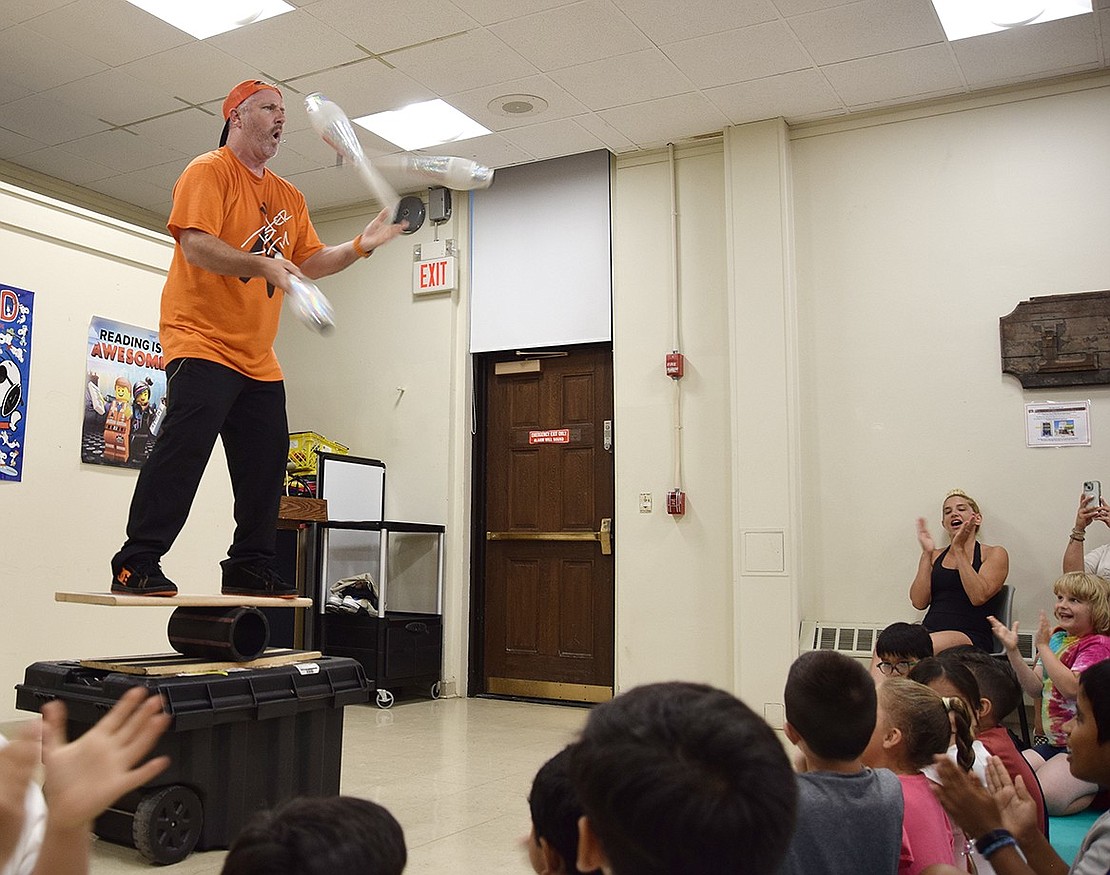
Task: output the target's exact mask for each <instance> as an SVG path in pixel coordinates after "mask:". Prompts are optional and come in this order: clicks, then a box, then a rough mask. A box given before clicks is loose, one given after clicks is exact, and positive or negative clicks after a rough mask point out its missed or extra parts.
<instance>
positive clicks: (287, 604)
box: [54, 592, 312, 608]
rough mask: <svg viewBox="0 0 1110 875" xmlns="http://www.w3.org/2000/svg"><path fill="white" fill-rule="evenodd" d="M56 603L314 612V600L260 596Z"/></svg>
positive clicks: (74, 598) (67, 595) (73, 595)
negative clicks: (291, 609) (277, 609)
mask: <svg viewBox="0 0 1110 875" xmlns="http://www.w3.org/2000/svg"><path fill="white" fill-rule="evenodd" d="M54 601H56V602H70V603H72V604H81V605H108V606H109V607H115V608H123V607H142V608H237V607H252V608H310V607H312V599H309V598H301V597H298V598H295V599H279V598H266V597H264V596H256V595H204V594H202V593H178V594H177V595H175V596H150V595H120V594H118V593H114V592H56V593H54Z"/></svg>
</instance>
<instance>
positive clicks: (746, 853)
mask: <svg viewBox="0 0 1110 875" xmlns="http://www.w3.org/2000/svg"><path fill="white" fill-rule="evenodd" d="M570 769H571V779H572V780H573V782H574V787H575V790H576V791H577V793H578V798H579V800H580V801H581V803H582V810H583V811H584V812H585V815H584V816H583V818H582V820H581V821H580V823H579V834H578V868H579V869H581V870H583V871H589V870H591V869H601V870H602V871H603V872H605V873H607V875H610V873H612V875H669V873H677V872H698V873H701V875H716V873H721V875H724V873H737V872H743V873H745V875H769V873H773V872H775V871H776V870H777V869H778V866H779V864H780V863H781V862H782V858H783V855H784V854H785V852H786V848H787V845H788V844H789V843H790V835H791V833H792V832H793V831H794V806H795V800H796V798H797V790H796V788H795V784H794V774H793V771H792V770H791V768H790V763H789V762H788V761H787V758H786V753H785V751H784V750H783V747H782V743H781V742H780V741H779V740H778V738H777V737H776V736H775V733H774V732H773V731H772V730H771V728H770V727H769V726H768V725H767V724H766V723H765V722H764V721H763V720H762V718H760V717H759V716H758V715H757V714H756V713H755V712H754V711H752V709H751V708H749V707H748V706H747V705H745V704H744V703H743V702H741V701H740V700H739V699H737V698H736V697H735V696H732V695H731V694H729V693H726V692H724V691H723V690H717V689H714V688H712V687H708V686H705V685H702V684H693V683H682V682H670V683H658V684H648V685H646V686H642V687H636V688H634V689H632V690H629V691H628V692H626V693H622V694H621V695H619V696H617V697H616V698H615V699H612V700H610V701H608V702H605V703H604V704H602V705H598V706H597V707H595V708H594V709H593V710H592V711H591V712H590V716H589V719H588V720H587V721H586V727H585V729H583V731H582V737H581V739H580V740H579V741H578V742H577V743H576V744H575V745H574V747H573V749H572V751H571V761H570Z"/></svg>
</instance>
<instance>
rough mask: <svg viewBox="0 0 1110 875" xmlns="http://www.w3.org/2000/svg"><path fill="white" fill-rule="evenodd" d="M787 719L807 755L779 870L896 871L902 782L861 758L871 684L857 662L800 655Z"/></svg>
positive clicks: (800, 874)
mask: <svg viewBox="0 0 1110 875" xmlns="http://www.w3.org/2000/svg"><path fill="white" fill-rule="evenodd" d="M784 701H785V703H786V725H785V726H784V727H783V728H784V730H785V732H786V737H787V738H788V739H790V741H791V743H793V744H796V745H797V746H798V747H799V748H801V750H802V753H803V754H804V755H805V761H806V771H805V772H804V773H803V774H800V775H797V776H796V780H797V783H798V812H797V826H796V827H795V829H794V837H793V839H792V840H791V842H790V848H789V849H788V850H787V852H786V860H785V861H784V862H783V865H782V868H781V869H780V870H779V871H780V872H783V873H797V875H812V873H814V872H821V873H824V875H839V873H844V875H857V873H859V872H863V871H866V872H868V873H871V875H882V873H889V875H894V873H896V872H897V871H898V859H899V857H900V855H901V851H902V786H901V784H900V783H899V781H898V778H897V777H895V775H894V773H893V772H890V771H887V770H886V769H870V768H867V767H866V766H864V765H863V764H862V763H861V762H860V754H862V753H863V750H864V748H865V747H867V743H868V742H869V741H870V740H871V733H872V732H873V731H874V729H875V706H876V694H875V684H874V682H873V681H872V679H871V677H870V676H869V675H868V673H867V670H866V669H865V668H864V667H863V666H862V665H860V664H859V663H858V662H856V660H854V659H850V658H849V657H847V656H844V655H843V654H840V653H836V652H835V651H831V650H816V651H813V652H811V653H803V654H802V655H801V656H800V657H798V659H796V660H795V661H794V664H793V665H792V666H791V667H790V674H789V675H788V676H787V678H786V692H785V697H784Z"/></svg>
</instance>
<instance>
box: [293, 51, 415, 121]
mask: <svg viewBox="0 0 1110 875" xmlns="http://www.w3.org/2000/svg"><path fill="white" fill-rule="evenodd" d="M290 84H291V85H293V86H295V87H296V89H297V90H298V91H299V92H301V94H311V93H312V92H314V91H319V92H321V93H322V94H324V95H325V96H326V97H327V98H328V99H329V100H332V101H333V102H335V103H337V104H338V105H339V106H341V107H342V108H343V111H344V112H345V113H347V115H348V116H350V117H351V118H355V117H357V116H362V115H369V114H370V113H373V112H383V111H385V110H389V109H396V108H397V107H400V106H405V105H407V104H410V103H416V102H417V101H420V100H431V99H432V98H433V97H435V96H436V95H435V92H433V91H432V90H431V89H429V88H426V87H425V86H423V85H421V84H420V83H419V82H417V81H416V80H415V79H413V78H412V77H411V76H409V75H408V74H406V73H404V72H402V71H401V70H395V69H393V68H391V67H389V66H387V65H386V64H385V63H384V62H382V61H379V60H377V59H376V58H369V59H367V60H366V61H362V62H360V63H357V64H348V65H346V66H344V67H340V68H338V69H335V70H325V71H324V72H323V73H315V74H313V75H311V76H303V77H298V78H297V79H293V80H292V81H291V82H290ZM298 101H299V103H300V107H299V108H295V107H293V105H292V104H293V102H294V101H293V100H292V98H287V99H286V101H285V109H286V112H287V114H288V116H287V119H286V129H288V128H289V127H290V126H291V125H292V126H293V127H295V128H296V129H298V130H299V129H300V128H302V127H307V126H308V115H307V114H306V113H305V111H304V101H303V99H302V98H298Z"/></svg>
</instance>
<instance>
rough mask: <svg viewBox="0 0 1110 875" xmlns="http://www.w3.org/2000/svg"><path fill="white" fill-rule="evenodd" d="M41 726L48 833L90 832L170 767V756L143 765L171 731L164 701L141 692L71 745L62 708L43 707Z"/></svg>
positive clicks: (124, 698) (133, 692)
mask: <svg viewBox="0 0 1110 875" xmlns="http://www.w3.org/2000/svg"><path fill="white" fill-rule="evenodd" d="M42 721H43V722H42V761H43V765H44V767H45V779H44V782H43V793H44V794H45V796H46V805H47V811H48V812H49V813H48V817H47V828H48V829H51V828H56V829H58V830H78V829H80V830H87V829H88V828H89V826H90V824H91V822H92V820H93V819H94V818H95V817H97V816H98V815H99V814H100V813H101V812H102V811H103V810H104V809H105V808H107V807H108V806H109V805H111V804H112V803H113V802H115V801H116V800H117V799H119V798H120V797H121V796H123V795H124V794H125V793H129V792H130V791H131V790H134V789H135V788H136V787H141V786H142V785H143V784H146V783H147V782H148V781H151V780H153V779H154V778H155V777H156V776H157V775H158V774H159V773H161V772H162V771H163V770H164V769H165V768H166V766H168V765H169V763H170V759H169V757H166V756H160V757H155V758H154V759H151V760H148V761H147V762H145V763H142V760H143V759H144V758H145V757H146V756H147V754H149V753H150V752H151V750H153V749H154V745H155V744H156V743H157V742H158V739H159V738H160V737H161V736H162V733H164V732H165V731H166V729H167V728H168V727H169V725H170V716H169V715H168V714H164V713H163V712H162V700H161V698H160V697H159V696H150V695H148V694H147V691H146V690H145V689H143V688H142V687H132V688H131V689H129V690H128V691H127V692H126V693H124V694H123V695H122V696H120V699H119V701H118V702H117V703H116V704H115V706H114V707H113V708H112V710H111V711H109V712H108V713H107V714H105V715H104V716H103V717H101V718H100V720H99V721H97V722H96V723H95V724H94V725H93V726H92V727H91V728H90V729H89V730H88V731H87V732H85V734H84V735H82V736H81V737H80V738H78V739H76V740H75V741H71V742H69V743H68V744H67V743H66V708H65V705H64V704H63V703H62V702H59V701H54V702H47V703H46V704H45V705H43V706H42ZM140 763H142V764H141V765H140Z"/></svg>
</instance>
